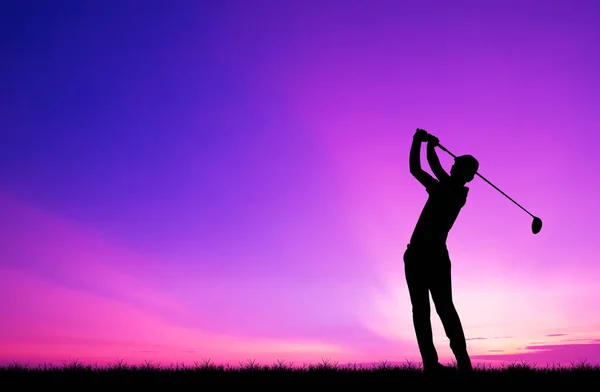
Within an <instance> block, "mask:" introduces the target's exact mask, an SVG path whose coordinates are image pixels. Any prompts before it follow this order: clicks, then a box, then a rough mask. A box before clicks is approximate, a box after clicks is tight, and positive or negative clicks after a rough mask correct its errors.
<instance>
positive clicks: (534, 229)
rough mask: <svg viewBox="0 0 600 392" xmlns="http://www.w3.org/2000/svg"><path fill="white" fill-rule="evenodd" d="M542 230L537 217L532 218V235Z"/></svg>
mask: <svg viewBox="0 0 600 392" xmlns="http://www.w3.org/2000/svg"><path fill="white" fill-rule="evenodd" d="M540 230H542V220H541V219H540V218H538V217H534V218H533V222H532V223H531V231H532V232H533V234H537V233H539V232H540Z"/></svg>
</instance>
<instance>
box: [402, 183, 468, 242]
mask: <svg viewBox="0 0 600 392" xmlns="http://www.w3.org/2000/svg"><path fill="white" fill-rule="evenodd" d="M427 191H428V192H429V198H428V199H427V203H425V207H424V208H423V211H422V212H421V216H420V217H419V220H418V222H417V226H416V227H415V231H414V232H413V235H412V237H411V240H410V243H411V244H412V245H415V246H417V245H424V246H434V247H438V246H439V247H444V248H445V246H446V240H447V238H448V233H449V232H450V229H451V228H452V226H453V225H454V222H455V221H456V218H457V217H458V213H459V212H460V210H461V208H462V207H463V206H464V205H465V203H466V196H467V192H468V188H466V187H459V188H457V187H454V186H451V185H448V184H445V183H438V184H437V185H436V186H435V187H432V188H431V189H428V190H427Z"/></svg>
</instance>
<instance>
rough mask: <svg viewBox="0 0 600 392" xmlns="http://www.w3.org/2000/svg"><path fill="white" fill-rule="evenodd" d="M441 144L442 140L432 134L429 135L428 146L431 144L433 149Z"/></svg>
mask: <svg viewBox="0 0 600 392" xmlns="http://www.w3.org/2000/svg"><path fill="white" fill-rule="evenodd" d="M439 143H440V139H438V138H437V137H435V136H433V135H432V134H428V136H427V144H430V145H431V146H432V147H435V146H437V145H438V144H439Z"/></svg>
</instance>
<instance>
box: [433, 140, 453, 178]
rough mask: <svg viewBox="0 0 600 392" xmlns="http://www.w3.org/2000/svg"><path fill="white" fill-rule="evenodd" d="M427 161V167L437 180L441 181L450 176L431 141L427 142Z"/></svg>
mask: <svg viewBox="0 0 600 392" xmlns="http://www.w3.org/2000/svg"><path fill="white" fill-rule="evenodd" d="M427 162H429V167H430V168H431V171H432V172H433V174H435V176H436V177H437V179H438V180H440V181H443V180H445V179H447V178H448V177H450V176H449V175H448V173H446V171H445V170H444V168H443V167H442V164H441V163H440V159H439V158H438V156H437V153H436V152H435V146H434V145H433V144H431V143H427Z"/></svg>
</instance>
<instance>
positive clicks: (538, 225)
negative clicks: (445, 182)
mask: <svg viewBox="0 0 600 392" xmlns="http://www.w3.org/2000/svg"><path fill="white" fill-rule="evenodd" d="M437 147H439V148H441V149H442V150H444V151H446V152H447V153H448V154H450V155H452V157H454V158H456V155H454V154H452V153H451V152H450V151H448V149H447V148H446V147H444V146H442V145H441V144H439V143H438V144H437ZM475 174H477V175H478V176H479V177H480V178H481V179H482V180H483V181H485V182H487V183H488V184H490V185H491V186H493V187H494V188H495V189H496V190H497V191H498V192H500V193H502V194H503V195H504V196H506V198H507V199H508V200H510V201H512V202H513V203H515V204H516V205H517V206H519V207H520V208H521V209H522V210H523V211H525V212H526V213H528V214H529V215H531V217H532V218H533V222H532V223H531V231H532V232H533V234H537V233H539V232H540V230H542V220H541V219H540V218H538V217H537V216H535V215H533V214H532V213H531V212H529V211H527V210H526V209H525V208H523V206H521V205H520V204H519V203H517V202H516V201H514V200H513V199H512V198H511V197H510V196H508V195H507V194H506V193H504V192H502V191H501V190H500V189H498V187H497V186H496V185H494V184H492V183H491V182H489V181H488V180H487V179H486V178H485V177H484V176H482V175H481V174H479V173H475Z"/></svg>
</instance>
